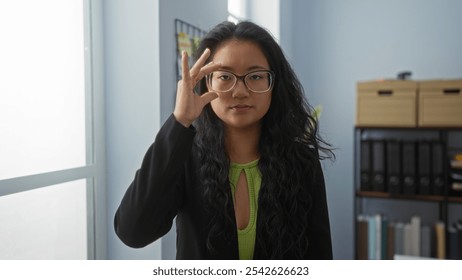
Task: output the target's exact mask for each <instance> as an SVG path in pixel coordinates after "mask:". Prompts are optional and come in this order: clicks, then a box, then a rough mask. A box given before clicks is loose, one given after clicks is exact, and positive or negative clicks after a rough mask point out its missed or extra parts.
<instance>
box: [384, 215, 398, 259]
mask: <svg viewBox="0 0 462 280" xmlns="http://www.w3.org/2000/svg"><path fill="white" fill-rule="evenodd" d="M387 231H388V232H387V236H388V244H387V257H386V259H387V260H392V259H393V258H394V255H395V242H396V241H395V224H394V223H393V222H391V221H390V222H388V227H387Z"/></svg>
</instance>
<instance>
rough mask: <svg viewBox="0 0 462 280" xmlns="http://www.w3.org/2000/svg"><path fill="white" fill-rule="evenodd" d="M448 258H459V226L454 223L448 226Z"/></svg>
mask: <svg viewBox="0 0 462 280" xmlns="http://www.w3.org/2000/svg"><path fill="white" fill-rule="evenodd" d="M447 237H448V244H447V258H448V259H450V260H458V259H459V236H458V232H457V228H456V227H455V226H454V225H450V226H448V230H447Z"/></svg>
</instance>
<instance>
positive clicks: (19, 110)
mask: <svg viewBox="0 0 462 280" xmlns="http://www.w3.org/2000/svg"><path fill="white" fill-rule="evenodd" d="M83 18H84V16H83V4H82V1H76V0H41V1H37V0H14V1H0V34H1V51H0V132H1V133H0V134H1V137H0V155H1V160H0V179H5V178H12V177H17V176H23V175H30V174H37V173H42V172H48V171H56V170H62V169H67V168H72V167H77V166H83V165H85V163H86V147H85V78H84V40H83V39H84V23H83Z"/></svg>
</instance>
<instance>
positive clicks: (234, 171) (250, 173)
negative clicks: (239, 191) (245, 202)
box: [229, 159, 261, 260]
mask: <svg viewBox="0 0 462 280" xmlns="http://www.w3.org/2000/svg"><path fill="white" fill-rule="evenodd" d="M242 171H244V172H245V177H246V178H247V187H248V190H249V202H250V218H249V223H248V224H247V226H246V227H245V228H244V229H237V233H238V244H239V259H241V260H251V259H253V252H254V249H255V236H256V232H257V230H256V229H257V210H258V192H259V191H260V186H261V173H260V170H259V169H258V159H257V160H254V161H251V162H249V163H244V164H238V163H233V162H232V163H231V168H230V170H229V181H230V183H231V191H232V194H233V198H234V193H235V191H236V185H237V181H238V180H239V175H240V174H241V172H242Z"/></svg>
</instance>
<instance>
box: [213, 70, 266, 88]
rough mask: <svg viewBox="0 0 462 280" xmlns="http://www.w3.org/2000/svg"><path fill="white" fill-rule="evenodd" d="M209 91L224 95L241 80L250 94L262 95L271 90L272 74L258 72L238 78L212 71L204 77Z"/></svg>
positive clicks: (230, 74)
mask: <svg viewBox="0 0 462 280" xmlns="http://www.w3.org/2000/svg"><path fill="white" fill-rule="evenodd" d="M206 80H207V85H208V87H209V90H212V91H216V92H220V93H225V92H229V91H231V90H233V89H234V87H235V86H236V84H237V80H242V81H243V82H244V85H245V86H246V87H247V89H248V90H249V91H251V92H256V93H264V92H268V91H270V90H271V89H272V88H273V84H274V73H273V72H272V71H270V70H258V71H252V72H250V73H247V74H245V75H243V76H238V75H236V74H234V73H231V72H228V71H214V72H212V73H210V74H208V75H207V76H206Z"/></svg>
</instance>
